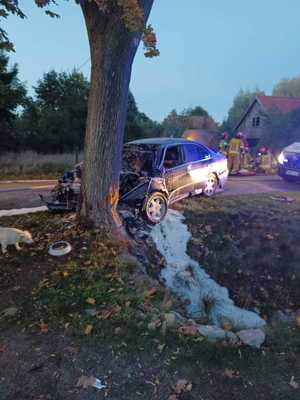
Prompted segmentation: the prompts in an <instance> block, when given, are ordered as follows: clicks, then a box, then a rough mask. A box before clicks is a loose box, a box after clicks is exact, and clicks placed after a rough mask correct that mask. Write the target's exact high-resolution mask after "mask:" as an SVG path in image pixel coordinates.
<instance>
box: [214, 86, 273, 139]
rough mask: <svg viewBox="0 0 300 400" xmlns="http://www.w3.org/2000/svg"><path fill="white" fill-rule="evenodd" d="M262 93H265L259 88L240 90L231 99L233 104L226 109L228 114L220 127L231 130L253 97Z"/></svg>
mask: <svg viewBox="0 0 300 400" xmlns="http://www.w3.org/2000/svg"><path fill="white" fill-rule="evenodd" d="M262 95H265V93H264V92H263V91H261V90H259V89H255V90H253V91H251V90H240V91H239V93H238V94H237V95H236V96H235V98H234V100H233V104H232V106H231V108H230V109H229V111H228V116H227V118H226V119H225V121H224V122H223V124H222V127H221V129H222V130H223V131H229V132H232V131H233V130H234V128H235V127H236V125H237V124H238V122H239V120H240V119H241V118H242V116H243V114H244V113H245V111H246V110H247V108H248V107H249V105H250V104H251V102H252V101H253V100H254V99H255V97H256V96H262Z"/></svg>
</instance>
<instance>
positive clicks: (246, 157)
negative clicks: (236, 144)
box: [241, 149, 253, 171]
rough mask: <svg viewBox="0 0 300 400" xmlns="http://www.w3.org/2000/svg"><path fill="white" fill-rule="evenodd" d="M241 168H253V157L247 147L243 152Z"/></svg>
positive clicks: (249, 169)
mask: <svg viewBox="0 0 300 400" xmlns="http://www.w3.org/2000/svg"><path fill="white" fill-rule="evenodd" d="M241 169H246V170H248V171H251V170H252V169H253V158H252V157H251V154H250V153H249V149H245V151H244V152H243V153H242V154H241Z"/></svg>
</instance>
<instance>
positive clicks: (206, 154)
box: [199, 146, 211, 160]
mask: <svg viewBox="0 0 300 400" xmlns="http://www.w3.org/2000/svg"><path fill="white" fill-rule="evenodd" d="M199 153H200V158H199V159H200V160H207V159H209V158H211V154H210V152H209V151H208V150H207V149H206V148H205V147H202V146H199Z"/></svg>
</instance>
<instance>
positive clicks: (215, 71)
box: [4, 0, 300, 122]
mask: <svg viewBox="0 0 300 400" xmlns="http://www.w3.org/2000/svg"><path fill="white" fill-rule="evenodd" d="M19 3H20V5H21V7H22V8H23V11H24V12H25V14H26V15H27V17H28V18H27V19H25V20H19V19H18V18H16V17H10V18H9V19H8V20H7V22H5V24H4V27H5V28H6V30H7V31H8V33H9V35H10V38H11V40H12V41H13V42H14V44H15V49H16V53H15V54H12V55H11V61H12V62H16V63H18V64H19V70H20V78H21V80H23V81H25V82H26V83H27V87H28V88H30V87H32V85H34V84H35V83H36V81H37V80H38V79H39V78H41V77H42V74H43V73H44V72H47V71H49V70H50V69H51V68H54V69H56V70H57V71H72V69H73V68H74V67H77V68H78V67H81V71H82V72H83V73H84V74H85V75H86V76H89V70H90V63H89V61H88V60H89V49H88V42H87V35H86V31H85V26H84V22H83V18H82V15H81V11H80V8H79V6H77V5H75V2H74V1H73V0H69V1H67V0H60V1H59V6H58V7H56V8H55V10H53V11H56V10H57V12H59V14H60V15H61V18H60V19H58V20H57V19H51V18H49V17H48V16H46V15H44V14H43V11H41V10H40V9H38V8H37V7H36V6H35V5H34V3H33V0H20V1H19ZM299 15H300V1H299V0H285V1H283V0H252V1H251V2H246V1H241V0H226V1H224V0H154V6H153V9H152V13H151V16H150V21H149V22H150V23H151V24H152V25H153V26H154V28H155V31H156V33H157V37H158V47H159V50H160V52H161V55H160V56H159V57H157V58H155V59H147V58H145V57H144V55H143V49H142V46H141V47H140V49H139V51H138V53H137V56H136V59H135V61H134V65H133V71H132V79H131V90H132V92H133V94H134V96H135V98H136V101H137V104H138V107H139V109H140V110H141V111H143V112H145V113H146V114H147V115H148V116H149V117H151V118H153V119H155V120H157V121H162V120H163V119H164V118H165V117H166V115H167V114H168V113H169V112H170V111H171V110H172V109H176V110H177V111H178V112H180V111H182V110H183V109H185V108H189V107H194V106H197V105H200V106H202V107H204V108H205V109H207V111H208V112H209V113H210V114H211V115H212V116H213V117H214V118H215V119H216V120H217V121H219V122H221V121H222V120H223V119H224V118H225V117H226V115H227V112H228V110H229V108H230V106H231V104H232V101H233V98H234V96H235V95H236V94H237V92H238V91H239V90H240V89H250V90H252V89H255V88H256V87H258V88H259V89H261V90H265V91H266V93H267V94H271V92H272V88H273V86H274V85H275V84H276V83H277V82H278V81H279V80H280V79H282V78H291V77H294V76H297V75H299V74H300V62H299V61H300V33H299Z"/></svg>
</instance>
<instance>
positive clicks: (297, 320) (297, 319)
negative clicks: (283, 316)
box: [296, 315, 300, 328]
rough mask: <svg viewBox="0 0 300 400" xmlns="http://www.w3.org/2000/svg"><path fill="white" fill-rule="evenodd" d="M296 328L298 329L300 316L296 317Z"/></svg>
mask: <svg viewBox="0 0 300 400" xmlns="http://www.w3.org/2000/svg"><path fill="white" fill-rule="evenodd" d="M296 326H297V327H298V328H300V315H297V317H296Z"/></svg>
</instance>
